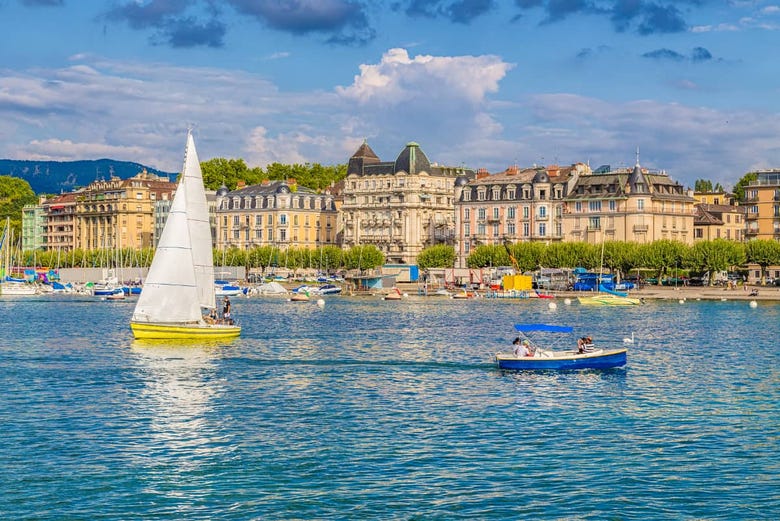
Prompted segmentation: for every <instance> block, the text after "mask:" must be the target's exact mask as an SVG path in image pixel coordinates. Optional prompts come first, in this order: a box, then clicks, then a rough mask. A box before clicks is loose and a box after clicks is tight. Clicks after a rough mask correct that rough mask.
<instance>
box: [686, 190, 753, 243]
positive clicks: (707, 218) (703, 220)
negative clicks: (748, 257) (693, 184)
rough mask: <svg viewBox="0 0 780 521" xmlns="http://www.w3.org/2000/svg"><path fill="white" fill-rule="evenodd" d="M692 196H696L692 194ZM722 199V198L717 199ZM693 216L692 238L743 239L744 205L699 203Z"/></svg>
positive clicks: (697, 239)
mask: <svg viewBox="0 0 780 521" xmlns="http://www.w3.org/2000/svg"><path fill="white" fill-rule="evenodd" d="M694 198H697V197H696V195H694ZM719 200H722V199H719ZM695 209H696V214H695V215H694V218H693V240H694V241H711V240H714V239H727V240H732V241H744V240H745V229H746V228H745V225H746V220H745V214H746V213H747V208H746V207H745V206H737V205H732V204H709V203H699V204H697V205H696V206H695Z"/></svg>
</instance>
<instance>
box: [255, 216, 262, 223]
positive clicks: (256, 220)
mask: <svg viewBox="0 0 780 521" xmlns="http://www.w3.org/2000/svg"><path fill="white" fill-rule="evenodd" d="M262 225H263V216H262V215H255V226H262Z"/></svg>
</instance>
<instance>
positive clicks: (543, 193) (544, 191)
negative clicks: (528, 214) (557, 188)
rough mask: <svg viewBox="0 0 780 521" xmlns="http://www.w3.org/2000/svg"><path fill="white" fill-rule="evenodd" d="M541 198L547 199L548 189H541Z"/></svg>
mask: <svg viewBox="0 0 780 521" xmlns="http://www.w3.org/2000/svg"><path fill="white" fill-rule="evenodd" d="M539 199H547V190H539Z"/></svg>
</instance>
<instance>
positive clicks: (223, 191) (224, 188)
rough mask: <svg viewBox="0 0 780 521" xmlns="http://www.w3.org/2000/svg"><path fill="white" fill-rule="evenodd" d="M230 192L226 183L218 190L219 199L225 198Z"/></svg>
mask: <svg viewBox="0 0 780 521" xmlns="http://www.w3.org/2000/svg"><path fill="white" fill-rule="evenodd" d="M229 191H230V190H228V187H227V186H225V183H222V186H220V187H219V188H217V197H225V196H226V195H227V193H228V192H229Z"/></svg>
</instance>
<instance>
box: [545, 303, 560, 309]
mask: <svg viewBox="0 0 780 521" xmlns="http://www.w3.org/2000/svg"><path fill="white" fill-rule="evenodd" d="M547 307H548V308H550V309H558V304H556V303H555V302H550V303H549V304H547Z"/></svg>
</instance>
